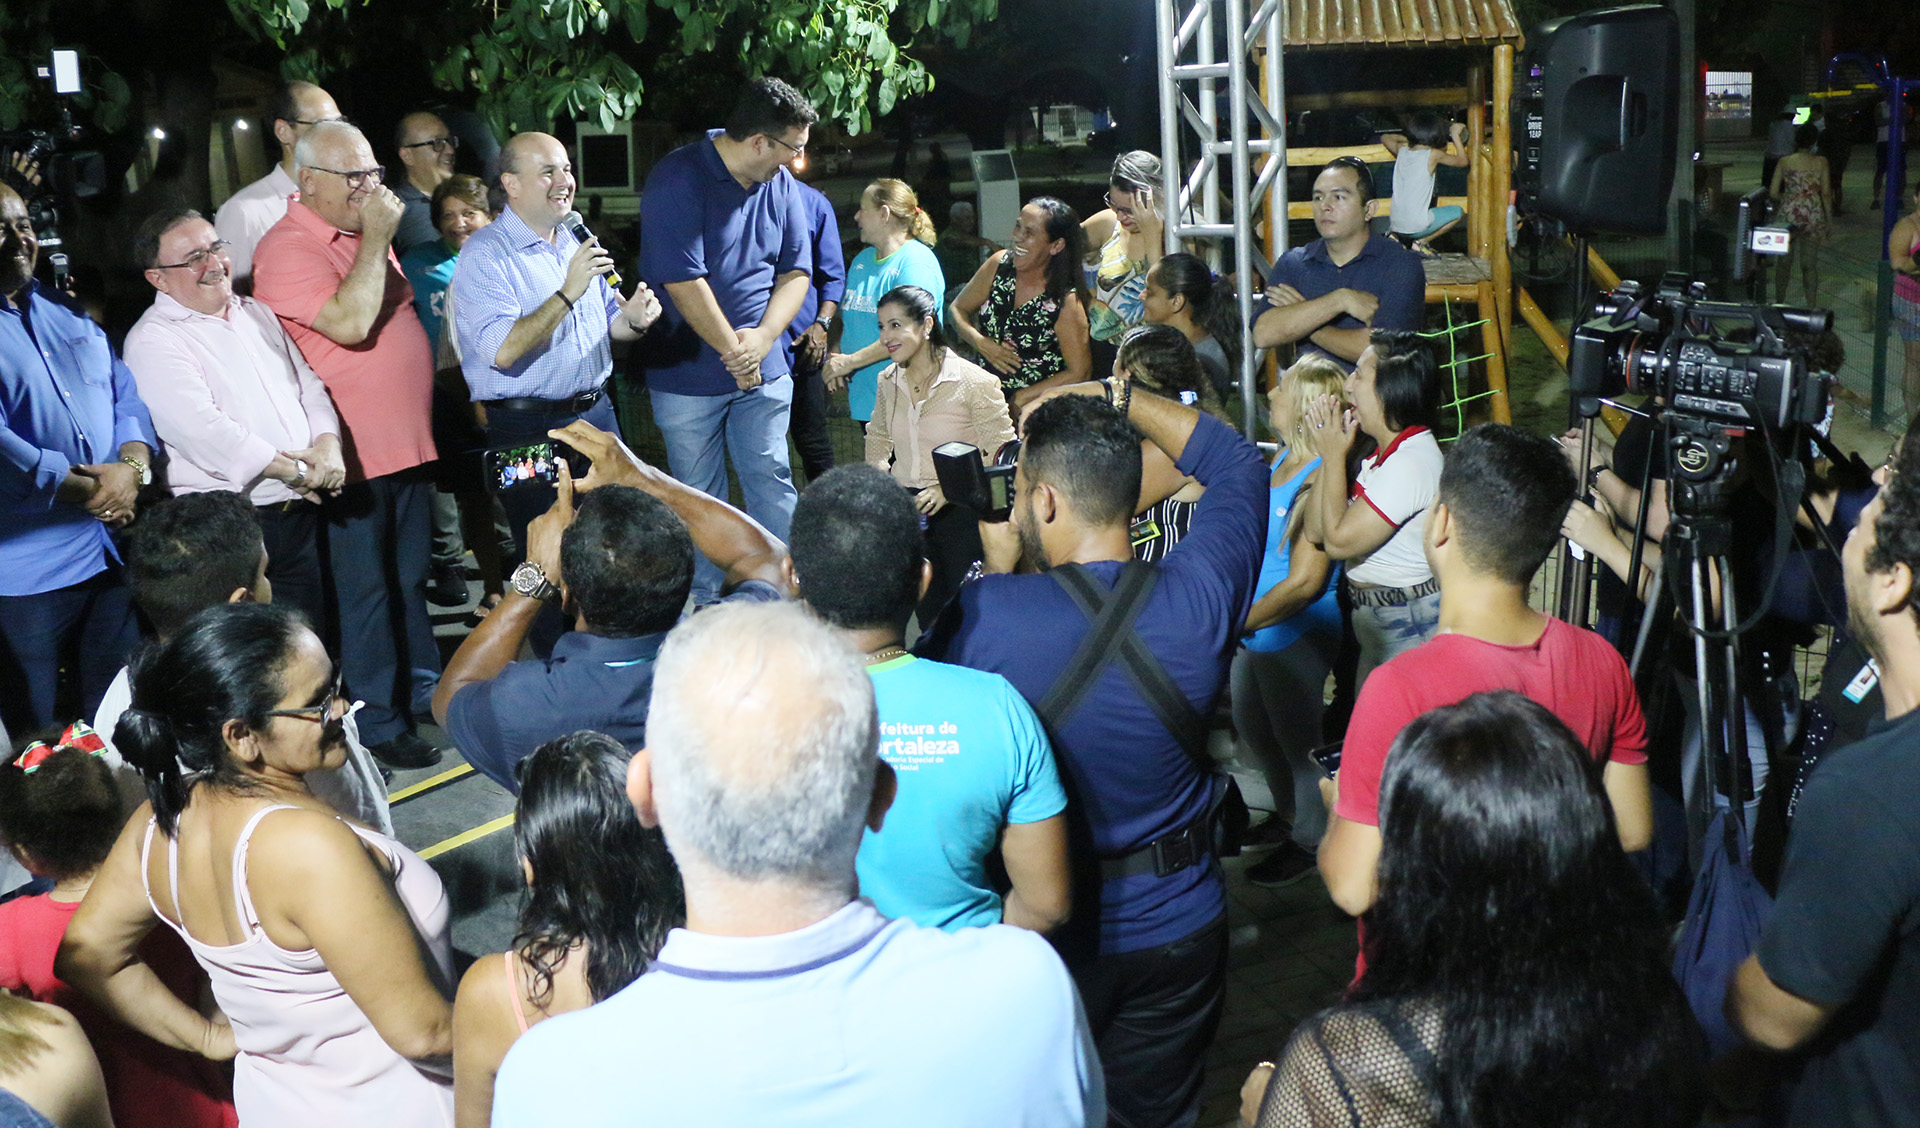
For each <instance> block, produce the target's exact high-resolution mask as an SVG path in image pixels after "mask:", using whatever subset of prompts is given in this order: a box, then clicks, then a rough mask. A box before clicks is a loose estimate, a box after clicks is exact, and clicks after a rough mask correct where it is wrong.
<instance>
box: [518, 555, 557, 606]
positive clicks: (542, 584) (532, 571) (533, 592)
mask: <svg viewBox="0 0 1920 1128" xmlns="http://www.w3.org/2000/svg"><path fill="white" fill-rule="evenodd" d="M509 582H511V583H512V584H513V590H515V591H517V592H519V593H520V594H521V595H524V596H526V597H527V598H529V599H538V600H541V601H542V602H545V601H546V600H549V599H552V598H553V597H554V596H556V595H559V594H560V589H559V588H557V587H554V586H553V585H552V584H551V583H548V582H547V574H546V573H545V572H544V571H542V570H541V568H540V565H538V564H535V563H534V562H533V561H531V560H528V561H526V562H525V563H523V564H521V565H520V566H519V567H518V568H515V569H514V570H513V579H512V580H511V581H509Z"/></svg>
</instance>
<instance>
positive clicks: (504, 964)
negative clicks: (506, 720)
mask: <svg viewBox="0 0 1920 1128" xmlns="http://www.w3.org/2000/svg"><path fill="white" fill-rule="evenodd" d="M631 758H632V757H631V754H630V753H628V751H627V750H626V749H625V748H624V747H622V746H621V745H620V743H619V742H618V741H616V740H614V739H613V738H612V737H610V736H605V735H602V734H601V733H597V732H577V733H574V734H573V735H571V736H563V737H561V738H560V739H558V740H553V741H549V742H548V743H546V744H543V745H541V746H540V747H539V748H537V749H535V750H534V753H533V755H531V756H529V757H527V758H526V759H525V760H522V761H521V762H520V766H519V779H520V805H519V808H518V811H517V814H518V818H516V819H515V821H514V824H513V839H514V846H515V848H516V849H517V851H518V852H519V855H520V868H521V869H522V870H523V871H524V872H525V874H526V878H527V886H528V896H527V906H526V908H525V909H523V910H522V911H521V913H520V931H519V934H518V935H516V936H515V937H514V939H513V950H511V951H507V952H502V953H500V954H499V955H498V956H482V957H481V958H480V959H478V960H476V961H474V964H473V966H472V967H471V968H468V969H467V974H466V978H464V979H462V980H461V981H460V995H459V998H458V999H457V1000H456V1001H455V1002H454V1008H453V1031H454V1037H453V1073H454V1089H455V1094H456V1102H455V1108H456V1111H457V1113H458V1125H459V1128H487V1124H488V1123H489V1122H490V1121H491V1120H492V1118H493V1080H494V1076H495V1075H496V1074H498V1073H499V1072H500V1063H501V1062H502V1061H504V1060H506V1056H507V1051H508V1050H509V1049H511V1048H512V1046H513V1043H514V1042H515V1041H516V1040H518V1039H519V1037H520V1035H522V1034H525V1033H526V1032H527V1028H528V1027H529V1026H532V1025H533V1024H534V1023H537V1022H539V1021H541V1020H542V1019H547V1018H551V1017H553V1016H554V1015H556V1014H565V1013H566V1012H568V1011H575V1010H580V1009H582V1008H583V1007H587V1006H591V1005H592V1004H594V1003H597V1002H599V1001H601V1000H602V999H605V998H607V997H608V996H610V995H612V994H614V993H615V992H617V991H619V990H620V989H621V988H623V987H625V986H626V985H627V984H629V983H632V982H633V981H634V980H635V979H638V978H639V977H640V973H641V972H644V971H645V970H647V965H648V964H650V963H652V962H653V957H654V956H655V955H656V954H658V953H659V951H660V945H662V944H664V943H666V941H667V933H668V932H669V931H671V930H672V929H674V928H675V927H677V926H679V925H680V924H681V923H682V922H683V921H685V919H686V915H687V909H686V898H685V896H684V894H682V893H681V891H680V871H679V870H677V869H675V868H674V864H673V855H671V854H669V853H668V852H667V844H666V840H665V839H663V838H661V837H660V832H659V831H658V830H648V829H647V828H645V827H643V826H641V825H640V819H639V816H637V815H635V814H634V813H633V804H632V802H631V801H629V800H628V799H627V791H626V782H627V761H628V760H629V759H631ZM616 859H617V863H616Z"/></svg>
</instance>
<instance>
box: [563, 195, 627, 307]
mask: <svg viewBox="0 0 1920 1128" xmlns="http://www.w3.org/2000/svg"><path fill="white" fill-rule="evenodd" d="M560 222H561V224H562V225H563V226H565V227H566V229H567V230H568V231H571V232H573V237H574V238H575V239H578V240H580V241H581V242H582V243H584V242H586V241H587V240H588V239H591V238H593V232H591V231H588V230H587V221H586V220H584V219H581V218H580V213H579V212H577V211H570V212H568V213H567V214H566V216H565V217H564V218H562V219H561V220H560ZM602 277H604V278H605V279H606V280H607V285H609V286H612V287H613V292H614V295H615V296H616V297H617V296H619V294H620V288H621V285H622V283H621V281H620V268H619V267H614V268H613V269H612V270H609V271H607V272H606V274H604V275H602Z"/></svg>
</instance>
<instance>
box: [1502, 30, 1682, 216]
mask: <svg viewBox="0 0 1920 1128" xmlns="http://www.w3.org/2000/svg"><path fill="white" fill-rule="evenodd" d="M1679 104H1680V21H1679V18H1678V17H1677V16H1675V15H1674V12H1673V9H1671V8H1665V7H1661V6H1660V5H1658V4H1636V5H1632V6H1630V7H1625V8H1602V9H1599V10H1596V11H1592V12H1582V13H1580V14H1579V15H1577V16H1564V17H1561V18H1560V19H1556V20H1548V21H1547V22H1546V23H1543V24H1541V25H1540V26H1538V27H1536V28H1534V30H1533V31H1532V32H1531V33H1530V34H1529V35H1528V36H1527V51H1526V54H1525V56H1524V57H1523V58H1522V60H1521V67H1520V76H1519V82H1518V83H1517V84H1516V89H1515V93H1514V99H1513V120H1514V125H1515V129H1516V132H1517V137H1516V142H1517V147H1518V150H1519V153H1518V157H1519V160H1518V165H1519V168H1518V176H1517V178H1516V182H1515V186H1516V187H1517V188H1518V189H1519V191H1520V198H1521V206H1522V207H1524V208H1526V209H1527V210H1530V211H1534V212H1538V213H1541V214H1544V215H1547V216H1551V217H1553V218H1555V219H1558V220H1560V221H1561V222H1563V223H1565V224H1566V225H1567V227H1568V228H1569V229H1571V230H1573V231H1575V232H1578V233H1582V234H1585V233H1590V232H1595V231H1621V232H1640V233H1650V232H1658V231H1662V230H1664V229H1665V228H1666V220H1667V197H1668V196H1669V194H1671V193H1672V191H1673V168H1674V160H1675V158H1676V153H1675V150H1676V148H1677V138H1678V136H1679V129H1678V126H1679Z"/></svg>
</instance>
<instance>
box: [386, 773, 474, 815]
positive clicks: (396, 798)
mask: <svg viewBox="0 0 1920 1128" xmlns="http://www.w3.org/2000/svg"><path fill="white" fill-rule="evenodd" d="M472 774H473V765H472V764H461V765H460V766H459V767H457V768H454V769H452V770H450V771H444V772H441V773H440V774H439V775H437V776H433V777H432V778H430V779H423V780H421V781H420V782H419V783H410V784H408V785H407V786H405V787H403V788H401V789H400V790H398V791H395V792H393V793H392V794H390V795H388V796H387V805H388V806H392V805H393V804H395V803H399V802H403V801H405V800H408V799H411V798H413V797H414V796H415V795H419V794H422V793H423V792H428V791H432V790H433V789H434V788H436V787H440V786H442V785H443V784H449V783H452V782H453V781H454V780H456V779H461V778H464V777H466V776H470V775H472Z"/></svg>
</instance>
